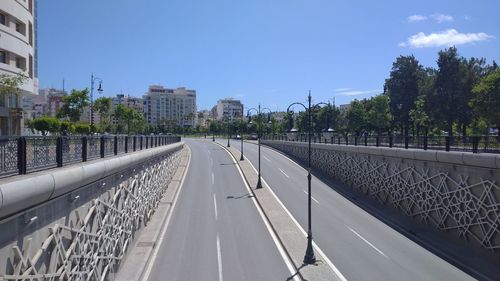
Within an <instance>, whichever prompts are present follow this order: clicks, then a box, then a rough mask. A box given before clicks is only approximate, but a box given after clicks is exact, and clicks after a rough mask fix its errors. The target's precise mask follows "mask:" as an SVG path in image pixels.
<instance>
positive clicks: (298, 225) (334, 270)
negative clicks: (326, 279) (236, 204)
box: [228, 149, 347, 281]
mask: <svg viewBox="0 0 500 281" xmlns="http://www.w3.org/2000/svg"><path fill="white" fill-rule="evenodd" d="M271 150H272V149H271ZM228 153H229V152H228ZM278 154H279V153H278ZM230 155H231V154H230ZM231 156H232V155H231ZM290 162H292V163H294V162H293V161H292V160H290ZM248 163H249V164H250V166H251V167H252V168H253V170H254V171H255V172H256V173H257V169H255V167H254V165H253V164H252V162H250V161H249V162H248ZM295 164H296V165H297V166H299V165H298V164H297V163H295ZM299 167H300V166H299ZM301 168H302V167H301ZM238 170H239V171H240V174H241V176H242V177H243V173H242V172H241V169H240V168H239V166H238ZM262 183H263V184H264V185H266V186H267V188H269V191H270V192H271V194H272V195H273V196H274V198H275V199H276V201H278V203H279V204H280V205H281V207H282V208H283V209H284V210H285V212H286V213H287V214H288V216H289V217H290V218H291V219H292V221H293V222H294V223H295V225H296V226H297V228H298V229H300V231H301V232H302V235H304V237H307V233H306V231H305V230H304V228H302V226H301V225H300V224H299V222H298V221H297V220H296V219H295V217H294V216H293V215H292V213H290V211H289V210H288V209H287V208H286V207H285V205H284V204H283V202H281V200H280V199H279V198H278V196H277V195H276V193H274V191H273V189H272V188H270V187H269V184H267V182H266V180H265V179H264V178H262ZM245 184H246V181H245ZM247 187H248V185H247ZM248 188H250V187H248ZM312 244H313V247H314V249H315V250H316V251H317V252H318V253H319V254H320V255H321V257H322V258H323V260H324V261H325V262H326V264H328V266H330V268H331V269H332V270H333V272H335V274H336V275H337V277H338V278H339V279H340V280H341V281H347V279H346V278H345V277H344V275H343V274H342V272H340V270H339V269H338V268H337V267H336V266H335V265H334V264H333V262H332V261H331V260H330V259H329V258H328V256H327V255H326V254H325V253H324V252H323V251H322V250H321V248H320V247H319V246H318V245H317V244H316V242H314V240H313V242H312ZM293 274H295V272H293ZM296 278H298V277H297V276H296ZM294 280H295V279H294Z"/></svg>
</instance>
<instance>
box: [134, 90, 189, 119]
mask: <svg viewBox="0 0 500 281" xmlns="http://www.w3.org/2000/svg"><path fill="white" fill-rule="evenodd" d="M143 98H144V117H145V118H146V121H147V122H148V123H149V124H154V125H157V124H160V123H163V122H175V124H176V125H177V126H181V127H194V126H196V122H197V119H198V115H197V111H196V91H195V90H188V89H186V88H184V87H182V88H177V89H168V88H164V87H163V86H158V85H153V86H150V87H149V91H148V92H147V93H145V94H144V96H143Z"/></svg>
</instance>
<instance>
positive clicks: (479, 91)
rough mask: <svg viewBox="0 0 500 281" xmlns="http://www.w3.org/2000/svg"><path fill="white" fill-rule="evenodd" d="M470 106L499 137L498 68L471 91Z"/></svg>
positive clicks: (499, 86) (499, 72)
mask: <svg viewBox="0 0 500 281" xmlns="http://www.w3.org/2000/svg"><path fill="white" fill-rule="evenodd" d="M472 92H473V93H474V98H473V99H472V100H471V102H470V106H471V107H472V108H473V109H474V112H475V113H476V114H477V115H478V116H479V117H482V118H484V119H485V120H486V121H487V122H488V123H489V124H490V125H493V126H495V127H496V128H497V129H498V137H500V68H497V69H496V70H495V71H493V72H491V73H490V74H488V75H487V76H485V77H484V78H483V79H481V82H480V83H479V84H477V85H476V86H475V87H474V88H473V89H472Z"/></svg>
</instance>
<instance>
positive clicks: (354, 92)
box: [336, 89, 382, 96]
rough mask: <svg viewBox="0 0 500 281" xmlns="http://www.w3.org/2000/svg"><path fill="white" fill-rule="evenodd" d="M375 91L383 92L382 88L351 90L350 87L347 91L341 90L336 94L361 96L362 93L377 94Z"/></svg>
mask: <svg viewBox="0 0 500 281" xmlns="http://www.w3.org/2000/svg"><path fill="white" fill-rule="evenodd" d="M375 93H382V91H381V90H367V91H350V89H348V90H347V91H341V92H339V93H338V94H336V96H361V95H367V94H375Z"/></svg>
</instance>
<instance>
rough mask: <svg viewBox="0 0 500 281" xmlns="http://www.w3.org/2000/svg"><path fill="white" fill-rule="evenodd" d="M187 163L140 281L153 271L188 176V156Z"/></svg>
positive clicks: (143, 280)
mask: <svg viewBox="0 0 500 281" xmlns="http://www.w3.org/2000/svg"><path fill="white" fill-rule="evenodd" d="M186 147H187V149H188V150H189V155H191V148H190V147H189V145H186ZM188 163H189V165H187V166H186V170H185V171H184V175H183V176H182V181H181V183H182V184H181V185H180V186H179V189H178V190H177V193H176V194H175V197H174V203H173V204H172V207H171V209H170V212H169V213H168V215H167V220H166V221H165V225H164V226H163V229H162V230H161V234H160V237H159V238H158V240H157V241H159V242H158V244H156V246H155V247H154V249H153V254H152V255H151V257H150V258H149V264H148V267H147V268H146V272H144V275H143V278H142V281H147V280H148V278H149V275H150V274H151V270H152V269H153V264H154V263H155V261H156V256H157V255H158V251H159V250H160V248H161V244H162V242H163V241H164V240H165V239H164V238H165V233H166V232H167V228H168V225H169V224H170V219H171V218H172V214H173V213H174V210H175V206H177V201H179V200H178V199H179V194H181V190H182V187H183V186H184V183H185V182H186V181H185V179H186V175H187V174H188V170H189V167H190V166H191V156H189V162H188Z"/></svg>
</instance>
